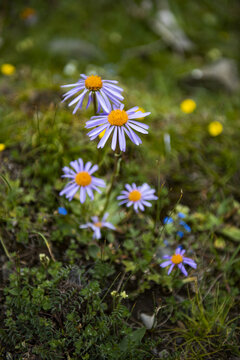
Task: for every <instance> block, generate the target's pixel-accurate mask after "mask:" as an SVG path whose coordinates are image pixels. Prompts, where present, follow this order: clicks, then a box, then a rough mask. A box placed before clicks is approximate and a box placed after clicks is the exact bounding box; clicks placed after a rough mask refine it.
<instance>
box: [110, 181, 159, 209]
mask: <svg viewBox="0 0 240 360" xmlns="http://www.w3.org/2000/svg"><path fill="white" fill-rule="evenodd" d="M125 188H126V189H127V190H123V191H122V192H121V195H119V196H118V197H117V199H118V200H121V201H120V203H119V205H122V204H127V207H129V206H131V205H133V209H134V210H135V211H136V213H138V209H140V210H141V211H144V206H148V207H150V206H152V204H151V203H150V202H149V201H148V200H157V199H158V197H157V196H155V195H154V193H155V190H154V189H151V188H150V186H149V185H148V184H146V183H145V184H143V185H141V186H136V184H135V183H133V184H132V185H129V184H126V185H125Z"/></svg>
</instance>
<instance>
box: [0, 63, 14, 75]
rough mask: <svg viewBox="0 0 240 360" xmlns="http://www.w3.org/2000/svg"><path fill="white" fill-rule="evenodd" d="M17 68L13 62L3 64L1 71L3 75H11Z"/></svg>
mask: <svg viewBox="0 0 240 360" xmlns="http://www.w3.org/2000/svg"><path fill="white" fill-rule="evenodd" d="M15 71H16V68H15V66H14V65H11V64H2V66H1V72H2V74H3V75H7V76H11V75H13V74H14V73H15Z"/></svg>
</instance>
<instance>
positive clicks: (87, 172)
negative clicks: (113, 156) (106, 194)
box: [60, 159, 106, 203]
mask: <svg viewBox="0 0 240 360" xmlns="http://www.w3.org/2000/svg"><path fill="white" fill-rule="evenodd" d="M70 165H71V167H72V169H71V168H70V167H67V166H65V167H64V168H63V172H64V175H62V177H67V178H70V179H71V181H70V182H69V183H68V184H67V185H66V186H65V188H64V189H63V190H62V191H61V192H60V196H62V195H66V198H67V199H68V200H69V201H71V200H72V199H73V197H74V195H75V194H76V192H77V191H78V190H79V189H80V202H81V203H84V201H85V200H86V194H88V196H89V197H90V199H91V200H93V199H94V196H93V190H96V191H98V192H99V193H101V191H100V190H99V189H98V186H100V187H106V185H105V182H104V181H103V180H101V179H98V178H96V177H94V176H92V174H93V173H94V172H95V171H97V170H98V166H97V165H93V166H92V163H91V162H90V161H88V162H87V163H86V165H85V166H84V163H83V161H82V159H78V160H75V161H71V162H70Z"/></svg>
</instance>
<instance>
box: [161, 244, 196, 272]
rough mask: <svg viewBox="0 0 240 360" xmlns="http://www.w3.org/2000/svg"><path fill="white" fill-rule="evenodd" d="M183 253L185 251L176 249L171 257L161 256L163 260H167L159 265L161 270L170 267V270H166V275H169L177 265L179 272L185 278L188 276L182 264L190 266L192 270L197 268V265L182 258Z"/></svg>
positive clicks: (190, 260)
mask: <svg viewBox="0 0 240 360" xmlns="http://www.w3.org/2000/svg"><path fill="white" fill-rule="evenodd" d="M184 253H185V250H181V248H180V247H178V248H177V249H176V251H175V254H173V255H172V256H170V255H164V256H163V258H164V259H167V261H164V262H163V263H162V264H160V266H161V267H162V268H164V267H166V266H169V265H170V268H169V270H168V275H169V274H170V273H171V271H172V269H173V268H174V266H175V265H177V266H178V268H179V269H180V270H181V272H182V273H183V274H184V275H185V276H188V273H187V271H186V269H185V267H184V265H183V264H187V265H189V266H191V267H192V268H193V269H196V268H197V264H196V263H195V261H193V260H192V259H190V258H187V257H184V256H183V254H184Z"/></svg>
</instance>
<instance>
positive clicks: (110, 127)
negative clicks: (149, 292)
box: [60, 74, 196, 275]
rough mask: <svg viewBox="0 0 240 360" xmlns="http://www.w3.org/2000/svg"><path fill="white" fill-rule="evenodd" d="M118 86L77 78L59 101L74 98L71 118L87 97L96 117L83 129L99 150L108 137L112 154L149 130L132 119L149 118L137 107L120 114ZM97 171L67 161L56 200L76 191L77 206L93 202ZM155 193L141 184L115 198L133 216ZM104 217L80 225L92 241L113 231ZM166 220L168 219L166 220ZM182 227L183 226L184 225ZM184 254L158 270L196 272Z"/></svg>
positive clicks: (178, 253)
mask: <svg viewBox="0 0 240 360" xmlns="http://www.w3.org/2000/svg"><path fill="white" fill-rule="evenodd" d="M117 83H118V82H117V81H114V80H103V79H102V78H101V77H100V76H97V75H90V76H86V75H85V74H81V78H80V79H79V81H78V82H77V83H74V84H70V85H64V86H63V87H71V88H72V89H71V90H69V91H68V92H67V93H66V94H65V95H64V98H63V101H66V100H68V99H69V98H72V97H74V96H76V97H75V98H74V99H73V100H71V102H70V103H69V105H68V106H72V105H75V108H74V110H73V114H75V113H76V112H77V111H78V110H79V109H82V106H83V101H84V98H85V97H87V105H86V109H87V108H88V107H89V105H90V104H91V103H93V105H94V108H95V112H96V113H98V115H95V116H92V117H91V119H90V120H89V121H87V122H86V126H85V127H86V128H87V129H92V130H90V131H89V132H88V134H87V135H88V136H89V138H90V140H91V141H92V140H94V139H96V138H97V137H98V136H99V135H100V134H101V135H102V134H103V136H99V137H100V141H99V143H98V146H97V147H98V148H103V147H104V146H105V144H106V143H107V141H108V139H109V138H110V136H111V135H112V141H111V148H112V150H113V151H116V148H117V145H118V147H119V149H120V151H123V152H125V151H126V136H127V137H128V138H129V139H130V140H131V141H132V142H133V143H134V144H135V145H140V144H141V143H142V141H141V139H140V137H139V136H138V135H137V134H136V131H137V132H139V133H142V134H148V128H149V126H148V125H146V124H143V123H142V122H139V121H136V119H143V118H145V117H146V116H148V115H149V114H150V112H142V111H141V110H140V108H139V107H138V106H135V107H133V108H131V109H129V110H124V105H123V104H122V103H121V101H122V100H123V99H124V98H123V96H122V94H121V93H122V91H123V89H122V88H120V87H119V86H117V85H116V84H117ZM97 170H98V165H92V163H91V162H90V161H88V162H87V163H86V164H84V162H83V160H82V159H81V158H79V159H77V160H74V161H71V162H70V167H68V166H65V167H64V168H63V172H64V174H63V175H62V177H64V178H68V179H69V180H70V181H69V183H68V184H67V185H66V186H65V188H64V189H63V190H62V191H61V192H60V196H62V195H65V196H66V198H67V199H68V200H69V201H71V200H72V199H73V197H74V196H75V194H76V193H77V191H78V190H80V202H81V203H84V202H85V200H86V196H87V195H88V196H89V198H90V199H91V200H93V199H94V193H93V192H94V191H97V192H99V193H101V190H100V189H99V188H104V187H106V184H105V182H104V180H102V179H99V178H97V177H95V176H93V174H94V173H95V172H96V171H97ZM154 193H155V190H154V189H151V188H150V186H149V185H148V184H146V183H144V184H143V185H141V186H137V185H136V184H135V183H133V184H132V185H130V184H126V185H125V190H123V191H122V192H121V194H120V195H119V196H118V197H117V200H119V201H120V202H119V205H123V204H126V206H127V207H130V206H133V209H134V211H135V212H138V211H139V210H140V211H144V207H145V206H146V207H150V206H151V203H150V202H149V201H151V200H157V199H158V197H157V196H156V195H155V194H154ZM107 217H108V213H105V214H104V215H103V217H102V218H100V217H98V216H93V217H92V222H87V223H86V224H84V225H81V226H80V228H90V229H91V230H92V231H93V238H95V239H99V238H101V228H103V227H105V228H109V229H112V230H115V227H114V225H113V224H111V223H110V222H107V221H106V220H107ZM169 219H170V218H169ZM184 226H187V224H185V225H184ZM184 252H185V251H184V250H181V249H179V248H178V249H177V250H176V252H175V254H174V255H173V256H167V257H165V258H166V259H168V261H165V262H164V263H163V264H161V267H165V266H168V265H171V266H170V269H169V271H168V273H169V274H170V272H171V271H172V269H173V267H174V265H178V267H179V269H180V270H181V271H182V272H183V273H184V274H185V275H187V272H186V269H185V267H184V265H183V263H184V264H188V265H190V266H192V267H194V268H196V263H195V262H194V261H193V260H191V259H188V258H185V257H183V254H184Z"/></svg>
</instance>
